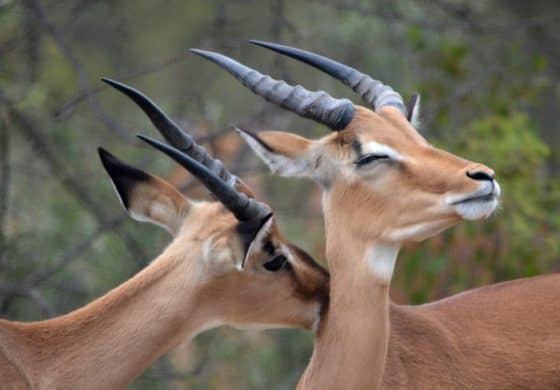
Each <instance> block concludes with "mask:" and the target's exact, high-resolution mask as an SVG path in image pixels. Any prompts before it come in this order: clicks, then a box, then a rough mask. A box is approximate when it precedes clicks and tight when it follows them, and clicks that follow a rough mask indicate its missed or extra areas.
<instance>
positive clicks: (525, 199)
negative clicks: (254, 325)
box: [0, 0, 560, 389]
mask: <svg viewBox="0 0 560 390" xmlns="http://www.w3.org/2000/svg"><path fill="white" fill-rule="evenodd" d="M37 4H39V6H40V7H41V8H42V9H43V11H44V13H43V15H42V16H41V15H39V14H37V12H36V5H37ZM559 19H560V18H559V13H558V7H557V4H556V2H554V1H552V0H550V1H540V0H539V1H536V2H530V3H527V2H522V1H521V0H515V1H505V0H503V1H494V2H469V1H466V0H433V1H427V2H415V1H412V0H405V1H399V2H393V1H389V0H378V1H373V2H372V1H370V0H325V1H310V2H301V1H300V2H296V1H291V0H269V1H264V2H262V1H254V0H252V1H243V2H241V1H239V2H228V1H218V0H208V1H202V0H198V1H194V0H193V1H134V2H133V1H130V0H126V1H125V0H118V1H100V0H84V1H69V0H44V1H31V0H22V1H14V0H4V1H0V94H1V95H2V96H5V97H7V98H8V99H9V100H10V101H11V102H13V104H14V106H15V107H16V108H17V110H18V111H19V112H21V113H22V115H24V116H26V118H28V119H29V120H30V121H31V122H32V124H33V126H34V130H35V133H33V134H34V135H33V134H31V135H33V137H31V138H30V133H28V132H25V131H24V129H22V127H21V125H20V124H18V123H16V121H14V119H13V118H12V117H11V116H8V115H6V112H5V111H6V110H5V109H4V107H2V106H0V132H1V133H0V285H21V286H26V285H28V284H29V283H30V282H29V280H30V279H29V278H30V275H36V274H37V273H38V272H40V271H42V270H45V269H48V268H49V267H51V266H53V265H56V264H57V263H58V262H59V261H60V260H61V259H63V258H64V257H65V256H67V255H68V254H70V255H72V254H73V253H72V249H73V248H75V246H76V245H77V244H80V243H81V242H85V241H84V240H87V239H88V238H90V237H91V239H90V240H89V241H88V242H87V245H84V248H82V249H81V250H79V251H77V253H75V254H73V256H71V261H69V262H68V263H67V264H66V265H65V266H64V267H62V268H61V269H60V270H58V271H57V272H55V273H53V274H52V275H51V276H50V277H49V278H46V279H45V280H42V281H41V282H40V283H38V284H36V285H31V286H30V288H33V289H34V290H35V291H37V292H38V293H40V294H41V296H42V297H43V298H44V299H45V301H46V302H47V303H48V307H44V306H41V305H40V304H38V303H37V302H35V301H33V300H29V299H24V298H22V297H9V296H3V297H0V309H1V310H2V317H6V318H10V319H18V320H36V319H40V318H45V317H47V316H48V315H50V314H61V313H65V312H68V311H70V310H73V309H75V308H77V307H79V306H81V305H84V304H85V303H87V302H89V301H91V300H92V299H94V298H95V297H98V296H100V295H101V294H103V293H105V292H106V291H108V290H109V289H110V288H113V287H114V286H116V285H117V284H119V283H121V282H122V281H124V280H126V279H127V278H129V277H130V276H131V275H133V274H134V273H136V272H137V271H138V270H139V269H141V267H143V266H144V265H145V264H146V263H147V262H148V261H149V260H150V259H151V258H153V256H155V255H156V254H157V253H159V252H160V251H161V249H162V248H163V246H164V245H165V243H166V242H167V241H168V239H169V238H168V237H167V235H166V234H165V233H164V232H162V231H160V230H159V229H157V228H155V227H149V226H145V225H139V224H136V223H133V222H130V221H128V220H126V219H124V218H125V217H124V213H123V211H122V210H121V208H120V205H119V204H118V201H117V200H116V198H115V196H114V194H113V192H112V189H111V187H110V185H109V181H108V180H107V178H106V177H105V175H104V172H103V171H102V169H101V167H100V164H99V163H98V161H97V156H96V151H95V147H96V146H97V145H104V146H106V147H108V148H109V149H110V150H111V151H113V152H115V153H117V154H118V155H119V156H122V158H124V159H125V160H127V161H129V162H131V163H134V164H136V165H138V166H141V167H143V168H145V169H147V170H149V171H151V172H154V173H157V174H159V175H162V176H166V177H169V176H170V175H172V176H174V177H176V176H177V174H178V173H177V171H175V170H174V165H173V164H172V163H171V162H170V161H168V160H167V159H164V158H160V156H159V155H157V154H155V153H151V152H148V151H147V149H146V148H144V147H142V146H141V145H139V144H138V143H136V141H135V140H134V139H133V135H134V134H135V133H136V132H146V133H148V134H153V133H151V132H152V129H151V126H149V124H148V122H147V120H146V118H145V117H144V116H143V115H142V114H141V113H140V112H139V111H138V110H137V108H136V107H134V106H133V105H132V104H131V103H130V102H128V101H127V100H126V99H124V98H123V97H122V96H120V95H119V94H117V93H115V92H114V91H110V90H108V89H106V88H104V87H103V86H102V85H101V83H100V82H98V79H99V77H101V76H111V77H114V78H116V79H119V80H123V81H125V82H127V83H130V84H131V85H133V86H136V87H138V88H140V89H141V90H143V91H145V92H146V93H147V94H148V95H149V96H150V97H152V98H153V99H154V100H155V101H156V102H158V104H160V105H161V106H162V107H163V108H164V109H165V110H166V111H167V112H168V113H169V114H171V116H172V117H173V118H175V119H176V120H177V121H178V122H179V123H181V124H183V125H184V126H186V127H188V128H189V129H191V130H192V131H193V133H195V134H196V135H197V137H199V138H201V137H207V136H209V135H212V134H216V133H217V132H219V131H220V130H222V129H225V128H226V126H227V124H228V123H232V122H233V123H237V124H239V125H242V126H245V127H247V128H250V129H253V130H259V129H265V128H277V129H282V130H292V131H295V132H299V133H301V134H304V135H306V136H311V135H315V136H319V135H321V134H324V131H325V130H324V129H322V128H321V127H320V126H317V125H315V124H314V123H312V122H310V121H306V120H303V119H300V118H295V117H294V115H293V114H290V113H287V112H285V111H282V110H280V109H278V108H276V107H273V106H271V105H268V104H267V103H264V102H263V101H262V99H260V98H257V97H255V96H253V95H252V94H251V93H250V92H248V91H246V90H245V89H244V88H242V87H241V86H239V84H238V83H237V82H236V81H234V80H232V79H231V77H230V76H229V75H227V74H225V72H222V71H219V70H218V69H217V68H216V67H214V66H212V65H209V64H208V63H206V62H204V61H202V60H200V59H198V58H196V57H195V56H193V55H190V54H187V53H186V49H187V48H188V47H191V46H192V47H201V48H208V49H212V50H217V51H220V52H224V53H226V54H228V55H231V56H233V57H234V58H237V59H240V60H241V61H242V62H244V63H247V64H248V65H251V66H254V67H256V68H257V69H261V70H263V71H264V72H268V73H271V74H272V75H273V76H275V77H277V78H283V79H286V80H287V81H289V82H292V83H303V84H305V86H306V87H308V88H310V89H319V88H320V89H324V90H327V91H329V92H330V93H331V94H333V95H335V96H345V97H350V98H352V99H354V101H356V102H358V98H357V97H356V96H354V95H353V94H352V92H351V91H349V90H348V88H345V87H343V86H342V85H340V84H339V83H337V82H336V81H334V80H332V79H330V78H328V77H327V76H325V75H322V74H320V73H319V72H316V71H314V70H313V69H311V68H309V67H306V66H304V65H301V64H297V63H295V62H293V61H290V60H288V59H286V58H280V57H278V56H277V55H274V54H273V53H270V52H266V51H264V50H262V49H259V48H255V47H252V46H251V45H248V44H247V43H246V41H247V40H248V39H250V38H259V39H267V40H272V41H278V42H283V43H286V44H289V45H294V46H300V47H303V48H307V49H310V50H314V51H317V52H320V53H324V54H326V55H328V56H330V57H332V58H335V59H338V60H340V61H342V62H345V63H347V64H349V65H352V66H354V67H356V68H358V69H360V70H362V71H365V72H367V73H370V74H372V75H373V76H374V77H376V78H379V79H381V80H383V81H384V82H386V83H388V84H391V85H392V86H393V87H394V88H395V89H397V90H398V91H401V92H402V94H403V95H404V96H410V95H411V93H412V92H415V91H420V92H421V93H422V96H423V112H424V115H423V125H422V128H421V130H422V131H423V132H424V133H425V135H426V137H427V138H428V139H429V140H430V141H431V142H433V143H434V144H435V145H437V146H439V147H442V148H444V149H447V150H449V151H451V152H454V153H457V154H459V155H462V156H465V157H466V158H469V159H472V160H475V161H481V162H484V163H486V164H487V165H489V166H491V167H493V168H494V169H495V171H496V174H497V177H498V178H499V181H500V184H501V185H502V192H503V197H502V202H501V206H500V210H499V211H498V212H497V213H496V214H495V215H494V216H492V217H491V218H490V219H489V220H487V221H486V222H484V223H480V222H476V223H463V224H461V225H459V226H458V227H456V228H454V229H452V230H451V231H449V232H446V233H445V234H442V235H440V236H438V237H435V238H433V239H431V240H428V241H426V242H423V243H420V244H414V245H408V246H407V247H405V248H404V249H403V251H402V252H401V253H402V254H401V256H400V258H399V262H398V269H397V271H396V274H395V280H394V283H393V286H392V294H393V296H394V298H395V300H397V301H398V302H412V303H422V302H426V301H429V300H433V299H438V298H441V297H444V296H447V295H449V294H451V293H455V292H458V291H462V290H464V289H467V288H472V287H476V286H480V285H482V284H487V283H493V282H497V281H501V280H507V279H511V278H516V277H523V276H531V275H535V274H539V273H547V272H554V271H557V270H558V267H559V264H560V253H559V251H560V249H559V248H560V245H559V241H560V238H559V237H560V234H559V233H560V212H559V205H560V179H559V175H560V173H559V172H560V156H559V153H558V150H559V149H558V146H559V144H560V131H559V130H560V129H559V128H558V127H559V126H558V120H557V118H556V116H557V108H556V106H557V104H558V101H559V99H558V98H559V94H560V83H559V81H558V80H559V78H560V77H559V74H560V66H559V63H558V58H560V52H559V51H560V45H558V41H557V39H558V34H557V25H558V21H559ZM53 31H54V35H53ZM38 142H39V144H38ZM41 142H43V143H44V144H45V145H46V149H47V150H48V151H50V154H51V156H52V159H51V160H49V159H48V158H47V157H46V155H45V153H44V152H42V151H41V149H40V148H39V146H40V143H41ZM207 145H208V147H209V148H211V150H213V151H214V152H215V153H216V154H217V155H218V156H219V157H221V158H222V159H223V160H224V161H225V162H226V165H227V166H228V167H230V168H232V169H233V170H235V172H237V173H239V174H240V175H241V176H243V177H244V178H247V179H248V181H249V182H250V183H251V184H253V185H255V186H256V187H257V190H258V192H259V195H261V196H262V198H263V199H266V200H267V201H268V202H269V203H270V204H271V205H272V207H273V208H274V209H275V210H277V214H278V215H279V217H280V221H281V226H282V227H283V229H284V230H285V232H286V234H287V236H288V237H289V238H291V239H293V241H294V242H295V243H297V244H299V245H301V246H302V247H304V248H305V249H307V250H309V251H311V252H312V253H313V254H314V255H315V256H316V257H317V259H318V260H321V261H322V260H324V256H323V248H324V243H323V232H322V219H321V215H320V206H319V203H320V196H319V192H318V191H317V189H316V188H315V187H314V186H312V185H311V184H309V183H304V182H303V181H298V180H287V179H282V178H277V177H272V176H268V175H265V174H264V173H265V169H264V168H263V167H262V165H261V164H260V163H259V162H258V160H257V158H256V157H253V156H252V154H250V153H248V152H247V151H246V149H244V147H243V146H242V145H241V143H239V140H237V139H236V138H231V137H230V138H226V139H225V140H224V139H223V137H222V138H220V137H218V138H217V139H216V140H214V142H209V143H207ZM53 159H54V161H55V163H54V165H53V161H52V160H53ZM57 164H58V165H57ZM55 166H58V167H59V168H60V169H62V170H64V171H65V174H66V175H67V176H69V177H70V178H71V179H72V180H75V181H76V182H77V183H79V185H81V186H82V187H83V188H84V189H85V190H86V193H87V194H88V198H89V200H88V199H86V198H84V197H83V196H80V195H79V194H78V193H77V192H76V191H75V190H73V189H72V188H71V186H69V185H68V183H67V182H65V181H64V177H63V176H64V175H61V174H60V169H55V168H54V167H55ZM191 190H192V191H189V194H193V196H201V195H202V196H203V195H204V193H203V192H201V191H200V189H196V188H194V189H191ZM88 202H89V203H88ZM92 203H93V204H92ZM115 218H116V219H117V220H118V221H117V222H115V223H114V224H113V222H111V221H113V219H115ZM119 218H120V219H119ZM109 222H111V223H109ZM311 345H312V337H311V335H310V334H308V333H305V332H301V331H294V330H279V331H270V332H242V331H236V330H231V329H217V330H214V331H210V332H206V333H204V334H203V335H200V336H199V337H197V338H196V339H195V340H194V341H193V342H192V343H191V345H190V346H189V347H187V348H181V349H179V350H178V351H177V352H175V353H173V354H172V355H171V356H169V357H166V358H164V359H161V360H160V361H159V362H158V363H157V364H155V365H154V366H153V367H151V368H150V369H149V370H148V371H147V372H146V373H145V374H144V375H143V376H142V377H141V378H139V379H138V380H137V381H136V382H135V384H134V385H133V386H132V388H135V389H143V388H149V389H168V388H184V387H188V388H193V389H206V388H215V389H228V388H232V389H261V388H271V389H288V388H293V387H294V384H295V383H296V382H297V379H298V377H299V375H300V374H301V372H302V370H303V368H304V367H305V365H306V363H307V360H308V358H309V354H310V351H311Z"/></svg>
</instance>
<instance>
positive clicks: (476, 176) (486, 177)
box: [467, 171, 494, 181]
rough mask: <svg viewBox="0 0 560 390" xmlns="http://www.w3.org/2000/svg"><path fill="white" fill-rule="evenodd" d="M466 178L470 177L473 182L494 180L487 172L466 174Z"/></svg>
mask: <svg viewBox="0 0 560 390" xmlns="http://www.w3.org/2000/svg"><path fill="white" fill-rule="evenodd" d="M467 176H468V177H470V178H471V179H473V180H481V181H482V180H488V181H492V180H494V174H493V173H492V174H490V173H487V172H482V171H472V172H467Z"/></svg>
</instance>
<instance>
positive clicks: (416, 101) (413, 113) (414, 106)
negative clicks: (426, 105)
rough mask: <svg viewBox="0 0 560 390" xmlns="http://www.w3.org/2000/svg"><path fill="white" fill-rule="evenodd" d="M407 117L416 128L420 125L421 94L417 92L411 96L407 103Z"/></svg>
mask: <svg viewBox="0 0 560 390" xmlns="http://www.w3.org/2000/svg"><path fill="white" fill-rule="evenodd" d="M406 112H407V115H406V119H408V121H409V122H410V123H411V124H412V126H413V127H414V128H415V129H418V128H419V127H420V94H419V93H415V94H414V95H412V96H411V97H410V100H409V101H408V104H407V111H406Z"/></svg>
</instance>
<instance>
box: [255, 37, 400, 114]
mask: <svg viewBox="0 0 560 390" xmlns="http://www.w3.org/2000/svg"><path fill="white" fill-rule="evenodd" d="M250 42H251V43H253V44H255V45H257V46H261V47H264V48H267V49H270V50H273V51H275V52H277V53H280V54H284V55H286V56H288V57H292V58H294V59H296V60H298V61H301V62H304V63H306V64H308V65H311V66H313V67H314V68H317V69H319V70H320V71H323V72H325V73H327V74H328V75H330V76H332V77H334V78H335V79H337V80H340V81H342V82H343V83H344V84H346V85H347V86H349V87H350V88H352V90H353V91H354V92H356V93H357V94H359V95H360V96H361V97H362V99H364V101H365V102H367V103H368V104H370V105H371V106H372V107H373V109H374V110H375V111H378V110H379V109H381V108H382V107H386V106H393V107H396V108H397V109H398V110H399V111H401V112H402V113H403V115H405V116H406V107H405V104H404V102H403V99H402V97H401V95H399V94H398V93H397V92H395V91H394V90H393V88H391V87H389V86H388V85H385V84H383V83H382V82H381V81H378V80H375V79H372V78H371V77H370V76H368V75H366V74H364V73H361V72H359V71H357V70H356V69H354V68H351V67H349V66H347V65H344V64H342V63H340V62H338V61H334V60H331V59H329V58H327V57H323V56H321V55H318V54H315V53H311V52H309V51H306V50H302V49H296V48H294V47H289V46H284V45H279V44H276V43H271V42H264V41H257V40H251V41H250Z"/></svg>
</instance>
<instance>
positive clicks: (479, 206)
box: [447, 181, 501, 220]
mask: <svg viewBox="0 0 560 390" xmlns="http://www.w3.org/2000/svg"><path fill="white" fill-rule="evenodd" d="M500 192H501V191H500V186H499V184H498V183H497V182H495V181H488V182H486V183H484V184H483V185H482V186H481V188H480V189H479V190H478V191H476V192H475V193H472V194H469V195H466V196H465V195H461V196H453V197H449V198H447V204H448V205H450V206H453V207H454V208H455V210H456V211H457V213H458V214H459V215H460V216H461V217H462V218H463V219H470V220H473V219H481V218H486V217H488V216H490V214H492V212H493V211H494V210H495V209H496V206H497V205H498V198H499V197H500Z"/></svg>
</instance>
